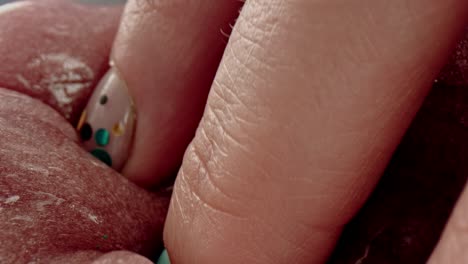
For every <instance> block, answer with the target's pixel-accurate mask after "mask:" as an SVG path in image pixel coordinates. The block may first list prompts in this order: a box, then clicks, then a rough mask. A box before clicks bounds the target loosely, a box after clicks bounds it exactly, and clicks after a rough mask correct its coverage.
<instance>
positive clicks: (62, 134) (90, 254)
mask: <svg viewBox="0 0 468 264" xmlns="http://www.w3.org/2000/svg"><path fill="white" fill-rule="evenodd" d="M13 88H14V87H13ZM2 96H3V97H2V99H3V100H6V101H14V100H13V98H14V99H15V100H18V101H15V102H17V104H19V105H24V104H27V105H31V106H33V107H31V108H22V107H19V108H16V109H15V105H17V104H6V105H5V109H2V112H4V113H5V115H4V116H3V118H2V119H1V120H2V121H4V123H3V124H4V125H5V126H3V129H2V132H5V133H6V134H8V133H13V132H14V134H15V135H18V134H23V133H25V134H27V133H28V131H30V130H37V131H41V130H44V131H47V133H46V134H47V135H57V137H58V138H59V139H60V138H65V139H64V141H72V142H74V140H75V139H73V133H72V131H71V130H70V127H68V126H67V125H66V123H65V122H63V120H62V119H60V118H56V117H57V116H56V115H55V116H54V114H52V113H53V111H50V109H48V108H44V107H43V105H42V104H39V103H37V102H33V101H29V99H28V98H24V97H21V96H18V95H16V94H14V93H9V92H6V91H5V92H2ZM12 109H15V111H18V112H20V113H28V114H24V115H18V114H17V113H18V112H15V111H13V110H12ZM38 109H39V110H38ZM12 111H13V113H15V115H18V116H19V117H20V118H22V119H21V121H24V120H27V123H28V124H29V125H28V126H24V127H15V125H14V124H15V123H18V121H17V120H16V119H10V118H11V117H10V116H12V114H11V113H12ZM30 113H32V114H30ZM41 113H43V114H41ZM25 115H26V117H25ZM28 116H29V117H28ZM23 118H24V120H23ZM49 119H50V120H49ZM34 120H36V122H35V121H34ZM44 120H47V121H44ZM44 122H45V123H49V124H47V126H43V123H44ZM50 123H52V124H58V125H57V127H55V128H54V127H53V126H52V128H50ZM61 124H63V126H62V125H61ZM48 129H50V130H48ZM12 131H13V132H12ZM52 131H55V132H56V133H55V132H52ZM67 135H68V136H67ZM19 139H23V140H29V138H24V137H22V138H21V137H20V138H18V141H21V140H19ZM33 140H38V141H41V140H42V141H44V140H45V141H47V139H46V138H43V137H40V136H38V137H37V138H33ZM11 141H12V142H8V146H10V145H11V146H15V147H14V148H23V147H26V146H25V145H24V142H18V141H15V140H14V139H13V138H12V139H11ZM54 142H55V141H54ZM2 143H5V142H2ZM31 145H32V146H34V147H37V148H39V146H38V145H34V144H28V145H27V147H30V146H31ZM52 145H53V146H52V148H55V147H56V146H55V145H54V144H52ZM8 146H5V147H4V150H9V151H18V149H14V150H11V149H9V148H8ZM11 146H10V147H11ZM72 146H73V147H72ZM68 147H71V148H75V147H74V143H73V144H71V146H65V147H64V148H68ZM75 150H76V149H75ZM54 151H56V150H54ZM76 151H77V152H79V151H78V150H76ZM23 152H24V151H23ZM10 153H14V152H10ZM59 153H60V152H59ZM72 154H73V152H72ZM67 155H68V152H67ZM80 155H81V154H80ZM80 155H78V154H77V153H74V154H73V155H71V157H72V158H74V157H75V158H76V157H79V156H80ZM9 156H10V155H9ZM12 156H15V155H12ZM15 157H17V158H18V159H20V158H21V160H22V161H25V163H26V162H27V161H29V160H25V159H23V158H24V157H18V155H16V156H15ZM2 158H4V157H3V156H2ZM9 158H10V157H9ZM5 160H6V159H5ZM13 161H14V160H13ZM14 162H15V161H14ZM34 162H36V160H34ZM53 162H54V165H55V164H56V161H53ZM15 164H16V163H15ZM38 164H40V165H41V166H42V164H48V163H47V162H46V160H45V159H44V160H40V161H39V162H38ZM9 165H10V166H8V167H9V168H15V165H12V164H9ZM59 165H60V163H59ZM47 166H48V165H47ZM62 166H64V167H68V166H67V165H66V164H62ZM86 166H89V165H85V166H84V167H86ZM53 167H54V166H53ZM36 169H37V168H36ZM40 169H41V167H39V172H40ZM29 170H31V167H30V168H29V169H28V170H21V169H19V170H18V173H20V174H23V175H26V177H25V178H27V177H28V175H29V173H30V171H29ZM3 172H5V171H3ZM39 172H38V173H36V174H34V170H33V174H31V175H29V177H30V178H34V177H31V176H33V175H34V176H37V175H39ZM80 173H81V172H80ZM80 173H75V175H77V174H80ZM2 175H3V173H2ZM54 177H55V178H54ZM52 178H53V179H59V180H62V178H59V177H57V176H52ZM72 178H73V177H72ZM110 178H113V176H110ZM59 180H58V182H60V181H59ZM85 181H86V180H85ZM32 182H34V179H33V180H32ZM2 184H3V183H2ZM8 184H10V183H9V182H7V183H6V185H8ZM48 184H50V183H48ZM54 184H56V183H55V182H54ZM2 186H3V185H2ZM59 187H60V185H59ZM65 187H66V188H69V186H65ZM79 187H80V185H77V187H76V188H77V189H79ZM27 188H29V189H33V188H32V187H29V186H26V189H27ZM40 188H44V190H46V191H48V190H47V187H44V186H42V185H41V186H40ZM130 189H131V188H130ZM13 190H15V189H13ZM51 190H52V188H51ZM53 191H54V193H56V192H57V191H56V190H53ZM74 191H75V192H78V193H79V190H73V191H72V193H73V192H74ZM99 191H102V190H99ZM19 193H20V192H19ZM91 193H93V190H91ZM124 193H127V194H128V193H130V194H132V191H131V190H130V191H129V190H126V191H124ZM21 194H23V193H21ZM49 194H50V193H49ZM2 195H3V193H2ZM28 195H31V193H25V194H24V195H23V196H25V198H24V199H23V201H24V200H25V201H26V203H29V205H33V206H36V207H35V208H34V209H36V210H39V209H38V208H42V206H44V207H50V206H57V204H58V205H59V206H60V205H62V204H63V203H64V202H65V201H62V200H61V199H63V198H61V197H59V196H56V195H55V196H56V197H57V199H56V198H54V197H52V196H48V195H47V194H45V198H46V199H47V200H41V201H40V202H39V205H38V203H37V201H32V199H34V198H37V197H30V196H28ZM37 195H38V196H39V198H41V199H44V196H41V195H44V194H43V193H39V194H37ZM66 195H68V194H66ZM133 195H135V193H133ZM16 196H17V195H13V196H8V197H6V196H5V197H6V198H5V200H4V203H5V202H7V203H6V204H7V205H8V209H11V208H15V206H24V205H22V204H21V203H20V201H22V200H21V197H23V196H20V198H19V199H18V198H16ZM18 196H19V195H18ZM31 196H33V195H31ZM123 197H125V196H123ZM2 198H3V196H2ZM50 199H52V200H50ZM54 199H55V200H54ZM143 200H144V199H143ZM34 202H35V203H34ZM44 202H45V204H44ZM93 202H94V201H93ZM111 202H112V201H111ZM114 202H116V201H114ZM80 203H81V202H80ZM89 203H90V201H88V200H85V202H83V204H89ZM116 203H118V202H116ZM98 207H99V205H98ZM20 208H22V207H20ZM27 208H29V207H27ZM131 209H132V210H135V211H137V212H138V210H140V209H138V206H136V207H132V208H131ZM22 210H23V209H22ZM132 210H129V211H130V213H132V212H133V213H135V211H132ZM23 211H30V210H23ZM39 211H40V210H39ZM145 212H146V211H145ZM150 212H151V210H150ZM2 213H3V211H2ZM66 213H67V214H68V213H70V212H66ZM72 213H73V212H71V213H70V214H72ZM107 213H108V212H106V213H104V215H99V217H103V218H105V219H107V218H106V217H108V216H106V214H107ZM110 215H112V213H110ZM38 216H41V215H40V214H38ZM15 217H16V216H15ZM15 217H13V218H15ZM79 217H80V216H78V217H76V219H79ZM81 217H82V216H81ZM52 219H55V218H54V217H52ZM91 219H95V218H93V217H91ZM91 219H90V220H91ZM1 220H4V219H1ZM13 220H15V221H21V220H23V221H27V220H28V216H26V217H23V216H20V217H16V219H13ZM60 220H61V221H62V220H63V219H60ZM85 220H86V219H85ZM91 221H93V220H91ZM131 221H134V220H131ZM131 221H130V222H131ZM57 222H58V221H57ZM122 222H123V223H124V224H125V223H126V221H122ZM39 223H43V221H42V222H41V221H39ZM17 226H18V225H13V228H16V227H17ZM45 226H46V227H47V225H45ZM57 226H58V227H59V228H58V229H59V230H67V228H69V227H63V226H60V225H57ZM84 226H85V227H86V224H84ZM41 227H42V226H41ZM61 227H63V228H62V229H60V228H61ZM6 228H9V227H6ZM42 229H43V228H37V229H34V230H38V232H39V234H41V233H40V232H43V230H42ZM90 229H91V230H92V228H90ZM2 230H3V226H2ZM19 231H21V232H19V233H16V236H17V235H18V234H20V235H22V236H25V237H27V236H30V232H28V233H26V232H24V233H22V232H23V231H22V230H19ZM87 234H89V233H87ZM47 235H49V234H47ZM10 237H15V235H13V234H11V235H10ZM49 238H50V237H49ZM49 238H48V236H46V240H47V239H49ZM51 240H52V239H51ZM55 240H56V239H54V241H55ZM73 240H74V239H72V241H73ZM77 240H79V241H84V242H85V245H84V247H88V246H89V244H92V242H91V243H88V241H86V239H82V238H78V239H77ZM123 240H125V239H123ZM36 241H40V240H36ZM127 242H128V241H127ZM127 242H125V241H124V242H122V243H123V244H124V245H126V244H125V243H127ZM87 243H88V244H87ZM119 243H121V242H119ZM39 244H40V243H39ZM58 244H59V247H58V248H53V249H52V250H49V249H48V248H47V247H44V248H43V249H40V250H38V252H39V253H37V254H36V255H37V256H40V257H41V259H42V260H47V258H50V259H51V260H54V261H56V262H57V263H60V262H63V259H64V258H69V257H70V258H71V259H70V261H73V258H74V257H75V258H76V261H77V262H81V261H86V260H89V259H91V258H95V257H97V256H99V255H100V254H101V253H99V252H97V251H96V250H94V251H83V252H82V253H63V252H61V253H60V254H56V252H57V251H61V250H63V247H65V248H67V247H68V246H64V245H60V243H58ZM16 246H17V247H16V248H18V245H16ZM54 246H55V245H53V246H52V247H54ZM70 247H71V249H69V251H70V252H72V251H74V250H75V249H76V248H73V247H80V245H76V244H73V243H71V246H70ZM111 247H112V246H111ZM116 247H118V246H116ZM126 247H127V248H128V249H131V250H138V247H137V246H134V245H128V246H126ZM16 248H15V247H13V248H12V249H11V252H15V251H14V250H15V249H16ZM65 251H66V250H65ZM41 254H42V255H41ZM48 254H52V255H54V254H55V255H60V256H54V257H50V255H48ZM72 255H74V256H72ZM43 256H44V257H43ZM128 256H130V257H132V254H131V253H110V254H109V255H106V256H103V257H102V258H100V259H98V260H96V262H98V263H101V262H100V261H103V262H104V263H105V261H106V257H109V258H108V259H107V260H109V259H112V258H114V257H115V258H118V259H125V258H127V257H128ZM136 259H138V258H135V259H133V260H129V259H127V261H129V262H130V263H137V262H135V261H136ZM19 261H21V260H19ZM132 261H133V262H132ZM441 263H443V262H441Z"/></svg>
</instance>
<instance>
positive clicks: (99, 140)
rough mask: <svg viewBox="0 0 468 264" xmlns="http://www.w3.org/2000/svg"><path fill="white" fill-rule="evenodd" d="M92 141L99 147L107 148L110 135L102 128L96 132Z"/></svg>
mask: <svg viewBox="0 0 468 264" xmlns="http://www.w3.org/2000/svg"><path fill="white" fill-rule="evenodd" d="M94 140H95V141H96V144H98V145H99V146H101V147H105V146H107V144H109V140H110V133H109V131H107V130H106V129H104V128H101V129H99V130H98V131H96V134H95V135H94Z"/></svg>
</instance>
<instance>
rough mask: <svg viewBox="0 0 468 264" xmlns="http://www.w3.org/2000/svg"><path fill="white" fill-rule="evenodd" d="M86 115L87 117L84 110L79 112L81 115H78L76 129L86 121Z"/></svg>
mask: <svg viewBox="0 0 468 264" xmlns="http://www.w3.org/2000/svg"><path fill="white" fill-rule="evenodd" d="M86 117H87V113H86V110H85V111H83V113H81V116H80V121H78V125H77V126H76V129H77V130H81V128H82V127H83V125H84V123H85V121H86Z"/></svg>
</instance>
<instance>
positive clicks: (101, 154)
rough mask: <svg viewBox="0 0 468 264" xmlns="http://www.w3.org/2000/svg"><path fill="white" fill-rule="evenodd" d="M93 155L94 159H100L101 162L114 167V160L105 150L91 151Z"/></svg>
mask: <svg viewBox="0 0 468 264" xmlns="http://www.w3.org/2000/svg"><path fill="white" fill-rule="evenodd" d="M91 154H92V155H93V156H94V157H96V158H98V159H99V160H100V161H102V162H104V163H105V164H107V165H108V166H109V167H112V158H111V156H110V155H109V153H107V152H106V151H105V150H103V149H93V150H92V151H91Z"/></svg>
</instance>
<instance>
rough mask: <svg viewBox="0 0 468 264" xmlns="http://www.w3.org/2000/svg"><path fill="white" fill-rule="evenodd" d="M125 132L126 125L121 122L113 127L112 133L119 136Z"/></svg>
mask: <svg viewBox="0 0 468 264" xmlns="http://www.w3.org/2000/svg"><path fill="white" fill-rule="evenodd" d="M123 133H124V127H123V125H122V124H121V123H117V124H115V125H114V126H113V127H112V134H114V136H117V137H119V136H121V135H123Z"/></svg>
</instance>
